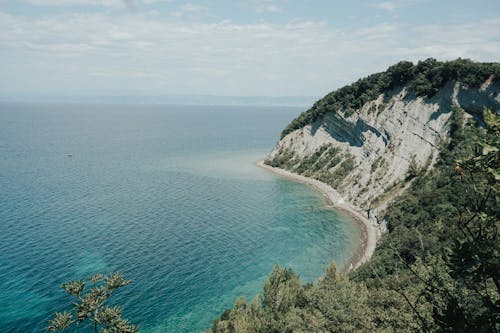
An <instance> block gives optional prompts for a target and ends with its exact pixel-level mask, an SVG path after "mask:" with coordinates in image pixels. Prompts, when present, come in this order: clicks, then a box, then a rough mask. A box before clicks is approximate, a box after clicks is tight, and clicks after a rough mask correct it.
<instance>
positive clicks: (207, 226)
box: [0, 103, 356, 332]
mask: <svg viewBox="0 0 500 333" xmlns="http://www.w3.org/2000/svg"><path fill="white" fill-rule="evenodd" d="M300 111H302V110H301V109H297V108H264V107H259V108H256V107H216V106H205V107H194V106H189V107H188V106H118V105H49V104H43V105H36V104H5V103H4V104H0V330H1V331H2V332H42V331H43V330H44V328H45V326H46V323H47V320H48V319H49V318H50V317H51V314H52V313H53V312H55V311H58V310H63V309H68V310H69V309H70V305H69V304H70V301H71V299H70V298H69V297H67V296H66V295H65V294H64V292H63V291H62V289H60V288H59V286H60V284H61V283H63V282H65V281H68V280H70V279H74V278H82V277H86V276H88V275H90V274H93V273H96V272H104V273H105V272H110V271H121V272H122V273H123V274H124V275H125V277H126V278H130V279H132V280H133V284H131V285H130V286H128V287H126V288H124V289H122V290H121V291H120V292H119V293H117V294H116V295H114V296H113V298H114V299H115V301H116V302H117V303H118V304H121V305H123V307H124V317H127V318H130V319H131V320H132V322H134V323H136V324H139V325H140V328H141V331H143V332H191V331H195V332H197V331H201V330H203V329H204V328H207V327H209V326H210V325H211V320H212V319H214V318H215V317H216V316H218V315H219V314H220V313H221V312H222V311H223V310H224V309H225V308H228V307H231V306H232V305H233V303H234V301H235V300H236V298H237V297H238V296H245V297H247V298H253V296H254V295H255V294H257V293H259V292H261V290H262V284H263V282H264V280H265V279H266V276H267V275H268V274H269V272H270V271H271V269H272V266H273V264H274V263H279V264H280V265H286V266H289V267H292V268H293V269H294V270H295V271H296V272H298V274H299V275H300V276H301V277H302V279H303V280H305V281H311V282H313V281H315V280H316V279H317V278H318V277H320V276H321V274H322V272H323V269H324V268H325V266H326V265H327V264H328V263H329V262H331V261H332V260H336V261H337V262H339V263H342V262H343V260H344V259H346V258H347V256H348V255H349V253H350V252H351V251H352V249H353V246H355V239H356V230H355V228H354V227H353V226H352V225H351V224H349V223H348V222H346V220H345V219H344V218H343V217H342V216H341V215H339V214H337V213H336V212H334V211H331V210H327V209H325V208H324V204H325V203H324V200H323V198H322V197H321V195H320V194H318V193H316V192H315V191H313V190H312V189H310V188H309V187H307V186H306V185H303V184H297V183H294V182H291V181H288V180H285V179H281V178H279V177H277V176H275V175H273V174H270V173H268V172H266V171H265V170H261V169H259V168H257V167H255V166H254V162H255V161H257V160H259V159H261V158H262V157H263V156H265V154H266V153H267V152H269V151H270V150H271V149H272V147H273V146H274V144H275V143H276V141H277V139H278V137H279V133H280V131H281V129H282V128H283V127H284V126H285V125H286V124H287V123H288V122H289V121H290V120H291V119H292V118H293V117H294V116H296V115H297V114H298V113H300Z"/></svg>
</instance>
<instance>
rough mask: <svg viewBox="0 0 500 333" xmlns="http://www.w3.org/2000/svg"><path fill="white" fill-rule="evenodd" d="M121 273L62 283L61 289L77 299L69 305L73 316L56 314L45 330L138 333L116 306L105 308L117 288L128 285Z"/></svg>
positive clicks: (64, 313) (128, 281)
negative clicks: (73, 326)
mask: <svg viewBox="0 0 500 333" xmlns="http://www.w3.org/2000/svg"><path fill="white" fill-rule="evenodd" d="M130 283H131V281H130V280H125V279H123V276H122V275H121V274H120V273H110V274H109V275H108V276H105V277H104V278H103V276H102V275H101V274H96V275H94V276H92V277H90V278H88V279H87V280H85V281H84V280H74V281H70V282H68V283H64V284H63V285H62V286H61V288H62V289H64V291H66V293H68V294H69V295H72V296H73V297H75V298H76V301H75V302H73V303H72V306H73V314H72V313H69V312H66V311H64V312H56V314H55V315H54V318H53V319H51V320H50V321H49V325H48V326H47V330H48V331H68V329H69V328H70V327H71V326H72V325H73V324H76V325H77V326H78V327H79V328H87V329H89V328H91V329H93V331H94V332H96V333H97V332H101V333H138V332H139V328H138V327H137V326H135V325H132V324H130V322H129V321H128V320H127V319H123V318H122V310H121V308H119V307H117V306H113V307H110V306H107V305H106V304H105V303H106V301H107V300H108V298H109V297H110V296H111V295H112V294H113V293H114V292H115V291H116V290H117V289H119V288H122V287H124V286H127V285H128V284H130Z"/></svg>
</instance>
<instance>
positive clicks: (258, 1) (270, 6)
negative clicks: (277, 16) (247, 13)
mask: <svg viewBox="0 0 500 333" xmlns="http://www.w3.org/2000/svg"><path fill="white" fill-rule="evenodd" d="M253 7H254V10H255V11H256V12H258V13H281V12H282V11H283V9H282V8H281V7H280V6H278V4H277V1H276V0H254V1H253Z"/></svg>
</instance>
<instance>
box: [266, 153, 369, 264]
mask: <svg viewBox="0 0 500 333" xmlns="http://www.w3.org/2000/svg"><path fill="white" fill-rule="evenodd" d="M257 166H259V167H261V168H263V169H266V170H269V171H271V172H273V173H275V174H277V175H279V176H282V177H285V178H288V179H291V180H294V181H297V182H299V183H304V184H308V185H311V186H312V187H314V188H315V189H317V190H318V191H320V192H321V193H322V194H323V195H324V196H325V197H326V199H327V201H328V202H329V204H331V206H332V207H333V208H335V209H337V210H341V211H342V212H344V213H347V215H348V216H350V217H352V220H353V221H354V222H356V226H358V227H359V230H360V231H361V232H360V234H361V236H360V247H359V248H358V250H357V251H356V252H355V253H354V254H353V255H352V256H351V258H350V260H349V261H347V262H346V265H345V268H346V269H347V271H350V270H353V269H356V268H358V267H359V266H360V265H361V264H362V263H364V262H366V261H367V260H369V259H370V258H371V256H372V255H373V252H374V251H375V246H376V245H377V227H376V226H375V224H374V223H373V222H372V221H370V220H369V219H368V218H367V217H366V213H365V212H363V211H362V210H361V209H359V208H358V207H356V206H354V205H352V204H350V203H348V202H345V201H344V199H342V197H341V196H340V194H339V193H338V192H337V191H336V190H335V189H334V188H333V187H331V186H330V185H328V184H325V183H323V182H320V181H319V180H316V179H312V178H308V177H305V176H301V175H299V174H296V173H293V172H290V171H287V170H284V169H280V168H275V167H272V166H269V165H267V164H264V161H259V162H257Z"/></svg>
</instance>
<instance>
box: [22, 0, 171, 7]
mask: <svg viewBox="0 0 500 333" xmlns="http://www.w3.org/2000/svg"><path fill="white" fill-rule="evenodd" d="M28 1H29V2H30V3H31V4H33V5H36V6H53V7H57V6H103V7H117V8H125V7H133V6H134V5H137V4H141V3H142V4H145V5H153V4H157V3H161V2H171V1H172V0H28Z"/></svg>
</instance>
